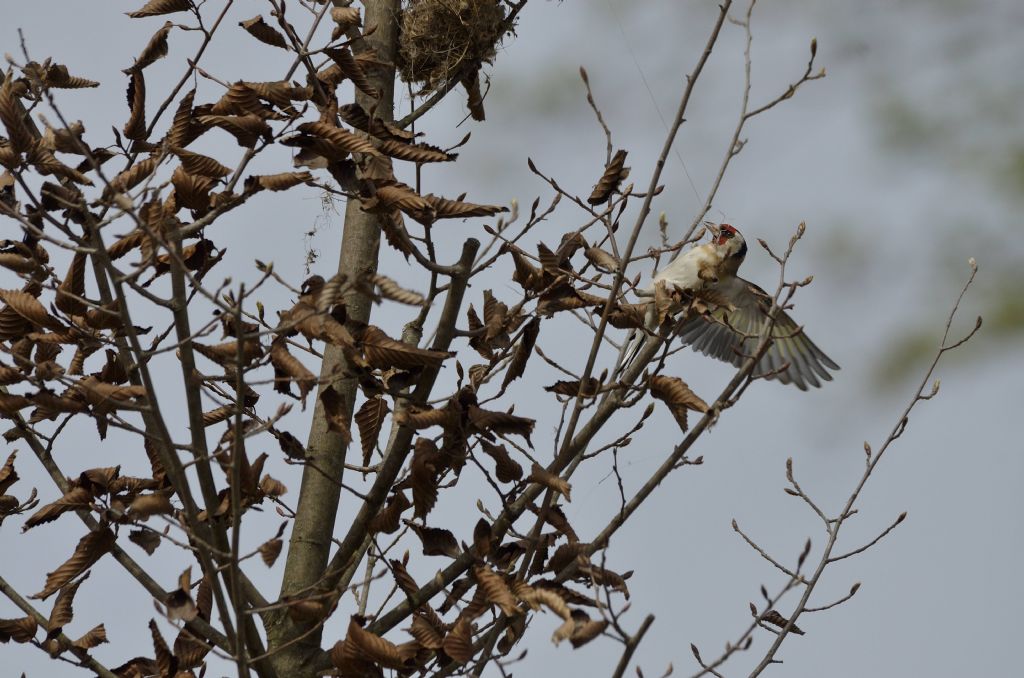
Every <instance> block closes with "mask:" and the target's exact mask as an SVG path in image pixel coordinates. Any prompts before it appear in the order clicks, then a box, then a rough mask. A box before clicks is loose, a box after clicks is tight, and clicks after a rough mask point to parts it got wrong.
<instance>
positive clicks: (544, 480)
mask: <svg viewBox="0 0 1024 678" xmlns="http://www.w3.org/2000/svg"><path fill="white" fill-rule="evenodd" d="M526 479H527V480H528V481H530V482H532V483H540V484H541V485H543V486H544V487H546V488H548V489H550V490H554V491H555V492H559V493H561V494H562V495H563V496H565V500H566V501H571V497H570V494H571V493H572V486H571V485H570V484H569V481H568V480H566V479H564V478H561V477H559V476H557V475H555V474H554V473H551V472H550V471H548V470H547V469H546V468H544V467H543V466H541V465H540V464H538V463H536V462H534V464H533V466H532V467H531V468H530V475H529V476H528V477H527V478H526Z"/></svg>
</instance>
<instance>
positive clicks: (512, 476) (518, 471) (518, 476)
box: [480, 440, 523, 483]
mask: <svg viewBox="0 0 1024 678" xmlns="http://www.w3.org/2000/svg"><path fill="white" fill-rule="evenodd" d="M480 447H481V448H482V449H483V451H484V452H485V453H487V455H489V456H490V457H491V458H492V459H494V463H495V468H494V474H495V476H496V477H497V478H498V481H499V482H502V483H517V482H519V481H520V480H522V479H523V467H522V466H520V465H519V463H518V462H516V461H515V460H514V459H512V457H511V456H509V453H508V450H506V449H505V446H504V445H495V444H494V443H491V442H488V441H486V440H481V441H480Z"/></svg>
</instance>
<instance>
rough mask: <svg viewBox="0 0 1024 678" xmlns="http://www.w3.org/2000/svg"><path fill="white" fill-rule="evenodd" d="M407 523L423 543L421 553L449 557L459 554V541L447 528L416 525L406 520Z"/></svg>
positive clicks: (455, 556) (460, 551) (460, 550)
mask: <svg viewBox="0 0 1024 678" xmlns="http://www.w3.org/2000/svg"><path fill="white" fill-rule="evenodd" d="M407 524H408V525H409V527H411V528H412V529H413V531H414V532H416V535H417V536H418V537H419V538H420V541H421V542H422V543H423V555H425V556H448V557H449V558H458V557H459V555H461V553H462V549H460V548H459V542H458V540H456V539H455V535H454V534H452V533H451V532H450V531H449V530H445V529H442V528H440V527H427V526H426V525H417V524H415V523H409V522H408V521H407Z"/></svg>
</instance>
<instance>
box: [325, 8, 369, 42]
mask: <svg viewBox="0 0 1024 678" xmlns="http://www.w3.org/2000/svg"><path fill="white" fill-rule="evenodd" d="M331 20H332V21H333V22H334V23H336V24H338V25H337V26H335V27H334V30H333V31H332V32H331V42H334V41H335V40H337V39H338V38H340V37H341V36H342V35H344V34H345V33H346V32H347V31H348V30H349V29H350V28H354V27H357V26H362V25H363V20H362V18H361V17H360V16H359V8H358V7H332V8H331Z"/></svg>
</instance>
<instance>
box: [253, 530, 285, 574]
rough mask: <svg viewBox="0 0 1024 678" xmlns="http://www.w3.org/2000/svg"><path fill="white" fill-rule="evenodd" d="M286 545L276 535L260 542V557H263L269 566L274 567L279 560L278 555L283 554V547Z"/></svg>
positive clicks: (264, 562) (265, 563)
mask: <svg viewBox="0 0 1024 678" xmlns="http://www.w3.org/2000/svg"><path fill="white" fill-rule="evenodd" d="M283 546H284V542H283V541H281V540H280V539H279V538H277V537H274V538H273V539H268V540H267V541H265V542H263V543H262V544H260V547H259V552H260V557H261V558H262V559H263V564H264V565H266V566H267V567H273V566H274V563H275V562H276V561H277V557H278V556H279V555H281V548H282V547H283Z"/></svg>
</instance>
